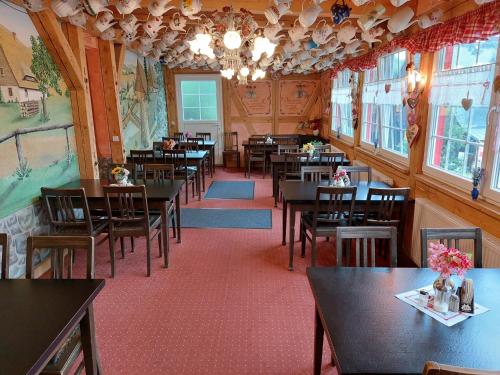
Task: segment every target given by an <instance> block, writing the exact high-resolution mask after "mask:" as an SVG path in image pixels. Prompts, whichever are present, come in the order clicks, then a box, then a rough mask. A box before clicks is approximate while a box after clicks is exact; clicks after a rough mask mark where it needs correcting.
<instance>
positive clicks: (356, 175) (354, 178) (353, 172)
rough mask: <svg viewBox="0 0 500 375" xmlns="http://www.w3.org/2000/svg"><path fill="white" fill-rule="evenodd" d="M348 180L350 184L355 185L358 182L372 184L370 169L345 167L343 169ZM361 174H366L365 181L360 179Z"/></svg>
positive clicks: (357, 166)
mask: <svg viewBox="0 0 500 375" xmlns="http://www.w3.org/2000/svg"><path fill="white" fill-rule="evenodd" d="M344 169H345V170H346V172H347V174H348V176H349V178H350V179H351V183H353V184H357V183H358V182H360V181H368V183H370V182H372V167H365V166H360V165H356V166H346V167H344ZM361 173H366V180H362V179H361Z"/></svg>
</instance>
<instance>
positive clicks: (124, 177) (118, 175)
mask: <svg viewBox="0 0 500 375" xmlns="http://www.w3.org/2000/svg"><path fill="white" fill-rule="evenodd" d="M111 174H112V175H113V177H114V178H115V181H116V183H117V184H118V185H120V186H127V185H128V184H129V182H128V175H129V174H130V172H129V171H128V169H125V168H123V167H115V168H113V170H112V171H111Z"/></svg>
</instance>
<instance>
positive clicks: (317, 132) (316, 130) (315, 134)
mask: <svg viewBox="0 0 500 375" xmlns="http://www.w3.org/2000/svg"><path fill="white" fill-rule="evenodd" d="M313 135H314V136H316V137H317V136H318V135H319V129H314V130H313Z"/></svg>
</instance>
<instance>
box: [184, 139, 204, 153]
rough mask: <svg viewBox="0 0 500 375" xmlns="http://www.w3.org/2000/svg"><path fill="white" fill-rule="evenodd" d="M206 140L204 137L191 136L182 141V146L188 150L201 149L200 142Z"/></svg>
mask: <svg viewBox="0 0 500 375" xmlns="http://www.w3.org/2000/svg"><path fill="white" fill-rule="evenodd" d="M204 142H205V140H204V139H203V138H195V137H190V138H186V139H185V140H184V141H183V142H181V143H180V147H181V148H183V149H185V150H187V151H200V143H201V144H203V143H204Z"/></svg>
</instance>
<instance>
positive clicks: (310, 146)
mask: <svg viewBox="0 0 500 375" xmlns="http://www.w3.org/2000/svg"><path fill="white" fill-rule="evenodd" d="M315 150H316V146H315V144H314V143H313V142H309V143H305V144H304V145H303V146H302V151H303V152H308V153H309V154H310V155H311V156H312V154H314V151H315Z"/></svg>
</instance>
